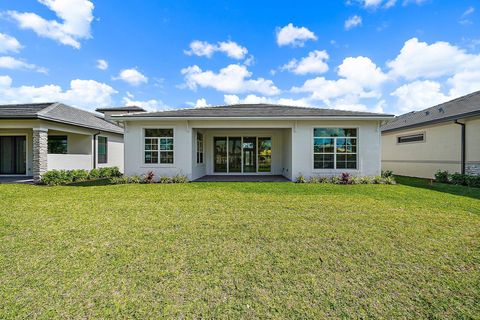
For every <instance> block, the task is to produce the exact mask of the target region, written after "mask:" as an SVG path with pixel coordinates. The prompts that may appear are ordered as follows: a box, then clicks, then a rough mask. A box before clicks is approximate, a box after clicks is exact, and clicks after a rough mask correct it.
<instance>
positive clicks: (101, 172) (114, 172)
mask: <svg viewBox="0 0 480 320" xmlns="http://www.w3.org/2000/svg"><path fill="white" fill-rule="evenodd" d="M94 170H95V169H94ZM98 176H99V177H100V178H112V177H121V176H122V173H121V172H120V170H119V169H118V167H103V168H100V169H98Z"/></svg>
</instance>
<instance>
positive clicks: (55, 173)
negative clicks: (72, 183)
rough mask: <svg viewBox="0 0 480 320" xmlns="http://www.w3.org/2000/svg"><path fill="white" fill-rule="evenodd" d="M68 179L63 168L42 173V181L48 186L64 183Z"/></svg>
mask: <svg viewBox="0 0 480 320" xmlns="http://www.w3.org/2000/svg"><path fill="white" fill-rule="evenodd" d="M68 179H69V178H68V177H67V175H66V173H65V171H64V170H50V171H47V172H45V173H44V174H43V175H42V183H43V184H46V185H49V186H58V185H61V184H64V183H66V182H67V180H68Z"/></svg>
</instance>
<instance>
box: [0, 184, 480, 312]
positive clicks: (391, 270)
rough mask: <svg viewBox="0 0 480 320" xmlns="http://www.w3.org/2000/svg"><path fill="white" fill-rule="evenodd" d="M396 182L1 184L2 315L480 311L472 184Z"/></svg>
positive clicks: (479, 239) (478, 230)
mask: <svg viewBox="0 0 480 320" xmlns="http://www.w3.org/2000/svg"><path fill="white" fill-rule="evenodd" d="M402 182H403V183H409V184H411V185H414V186H409V185H395V186H387V185H355V186H340V185H298V184H293V183H192V184H185V185H112V186H85V187H81V186H66V187H36V186H28V185H0V318H1V319H9V318H44V319H50V318H132V317H135V318H140V319H145V318H160V317H171V318H302V319H303V318H312V319H313V318H315V319H318V318H326V317H341V318H349V317H354V318H359V317H362V318H478V317H479V316H480V303H479V301H480V200H479V199H480V190H478V189H475V190H473V189H468V190H467V189H462V188H464V187H456V188H457V189H456V190H457V193H459V194H461V195H458V194H454V193H455V192H454V191H452V190H453V189H448V191H447V192H441V191H442V190H441V189H442V188H443V187H444V186H436V187H437V189H432V188H430V187H429V185H428V184H426V183H424V182H421V181H415V180H408V179H407V180H404V181H402ZM416 183H417V184H418V185H415V184H416ZM447 187H448V188H451V187H452V186H447ZM438 188H440V189H438ZM458 188H459V189H458ZM443 191H445V190H443Z"/></svg>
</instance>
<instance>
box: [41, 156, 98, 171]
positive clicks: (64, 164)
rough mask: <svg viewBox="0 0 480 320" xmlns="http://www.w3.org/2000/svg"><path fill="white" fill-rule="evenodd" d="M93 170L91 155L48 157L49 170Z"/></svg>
mask: <svg viewBox="0 0 480 320" xmlns="http://www.w3.org/2000/svg"><path fill="white" fill-rule="evenodd" d="M92 168H93V163H92V155H91V154H51V153H49V154H48V155H47V170H54V169H55V170H73V169H85V170H91V169H92Z"/></svg>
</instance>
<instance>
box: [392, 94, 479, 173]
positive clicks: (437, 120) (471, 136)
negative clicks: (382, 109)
mask: <svg viewBox="0 0 480 320" xmlns="http://www.w3.org/2000/svg"><path fill="white" fill-rule="evenodd" d="M382 169H384V170H392V171H393V172H394V173H395V174H399V175H405V176H412V177H422V178H433V177H434V175H435V173H436V172H437V171H439V170H442V171H443V170H447V171H449V172H451V173H454V172H459V173H469V174H480V91H477V92H474V93H472V94H469V95H466V96H463V97H460V98H458V99H455V100H452V101H449V102H446V103H442V104H439V105H437V106H434V107H431V108H428V109H425V110H422V111H418V112H410V113H407V114H404V115H401V116H399V117H396V118H395V119H394V120H392V121H391V122H389V123H387V124H385V125H384V126H383V127H382Z"/></svg>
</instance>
